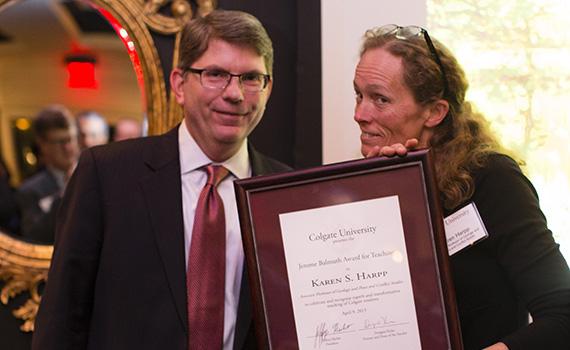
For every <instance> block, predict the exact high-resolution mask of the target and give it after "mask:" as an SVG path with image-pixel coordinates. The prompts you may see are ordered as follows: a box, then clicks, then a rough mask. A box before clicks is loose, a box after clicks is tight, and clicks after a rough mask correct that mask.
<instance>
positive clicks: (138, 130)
mask: <svg viewBox="0 0 570 350" xmlns="http://www.w3.org/2000/svg"><path fill="white" fill-rule="evenodd" d="M142 131H143V128H142V123H141V122H140V121H138V120H136V119H134V118H122V119H120V120H119V121H118V122H117V124H115V133H114V134H113V141H122V140H128V139H135V138H137V137H141V136H142V134H143V133H142Z"/></svg>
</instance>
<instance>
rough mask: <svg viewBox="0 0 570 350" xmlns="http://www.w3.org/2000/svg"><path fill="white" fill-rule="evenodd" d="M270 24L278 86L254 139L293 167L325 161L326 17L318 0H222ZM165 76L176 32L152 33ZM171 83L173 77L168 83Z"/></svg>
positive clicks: (230, 7) (226, 6) (222, 6)
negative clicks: (323, 52)
mask: <svg viewBox="0 0 570 350" xmlns="http://www.w3.org/2000/svg"><path fill="white" fill-rule="evenodd" d="M218 8H220V9H226V10H241V11H246V12H249V13H251V14H253V15H254V16H256V17H257V18H258V19H259V20H260V21H261V22H262V23H263V25H264V26H265V28H266V29H267V32H268V33H269V36H270V37H271V39H272V41H273V47H274V51H275V63H274V86H273V92H272V94H271V98H270V100H269V103H268V105H267V109H266V111H265V116H264V117H263V120H262V121H261V123H260V124H259V125H258V127H257V128H256V129H255V131H254V132H253V133H252V135H251V137H250V141H251V142H252V143H253V144H254V146H255V147H256V148H257V149H258V150H260V151H261V152H263V153H265V154H267V155H269V156H272V157H274V158H276V159H279V160H281V161H282V162H285V163H287V164H289V165H291V166H293V167H294V168H305V167H309V166H316V165H320V164H321V163H322V136H321V125H322V123H321V115H322V108H321V17H320V11H321V6H320V1H319V0H305V1H303V0H273V1H267V0H219V2H218ZM153 36H154V39H155V41H156V46H157V48H158V51H159V55H160V57H161V61H162V67H163V70H164V76H165V77H166V78H167V77H168V75H169V74H170V70H171V62H172V51H173V46H174V40H173V37H172V36H165V35H160V34H153ZM166 84H167V86H168V81H167V82H166Z"/></svg>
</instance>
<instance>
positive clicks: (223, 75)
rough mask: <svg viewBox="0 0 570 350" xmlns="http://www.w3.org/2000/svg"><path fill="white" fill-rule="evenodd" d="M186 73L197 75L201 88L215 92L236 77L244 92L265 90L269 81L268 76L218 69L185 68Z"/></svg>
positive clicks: (222, 88) (269, 77)
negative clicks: (214, 90)
mask: <svg viewBox="0 0 570 350" xmlns="http://www.w3.org/2000/svg"><path fill="white" fill-rule="evenodd" d="M186 71H188V72H191V73H195V74H199V75H200V83H201V84H202V86H203V87H205V88H208V89H216V90H224V89H225V88H226V87H227V86H228V85H229V84H230V81H231V80H232V78H233V77H236V78H238V80H239V83H240V86H241V88H242V89H243V91H244V92H260V91H263V90H265V88H266V87H267V84H268V83H269V81H270V80H271V76H269V74H262V73H255V72H249V73H243V74H232V73H230V72H226V71H224V70H220V69H196V68H187V69H186Z"/></svg>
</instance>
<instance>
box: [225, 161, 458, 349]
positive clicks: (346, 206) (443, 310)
mask: <svg viewBox="0 0 570 350" xmlns="http://www.w3.org/2000/svg"><path fill="white" fill-rule="evenodd" d="M235 187H236V194H237V199H238V209H239V216H240V222H241V229H242V236H243V243H244V249H245V255H246V262H247V271H248V277H249V281H250V285H251V290H252V300H253V307H254V320H255V327H256V332H257V337H258V343H259V345H260V347H261V348H262V349H303V350H305V349H358V350H365V349H406V350H414V349H429V350H437V349H462V345H461V336H460V330H459V322H458V319H457V309H456V304H455V294H454V291H453V286H452V283H451V277H450V270H449V266H448V264H449V263H448V253H447V246H446V241H445V235H444V231H443V222H442V214H441V209H440V207H439V202H438V198H437V188H436V184H435V178H434V171H433V166H432V163H431V153H430V152H429V151H427V150H422V151H416V152H411V153H410V154H409V155H408V156H406V157H393V158H373V159H363V160H356V161H349V162H343V163H337V164H331V165H326V166H322V167H317V168H311V169H306V170H300V171H294V172H289V173H284V174H277V175H269V176H261V177H256V178H250V179H244V180H239V181H236V182H235Z"/></svg>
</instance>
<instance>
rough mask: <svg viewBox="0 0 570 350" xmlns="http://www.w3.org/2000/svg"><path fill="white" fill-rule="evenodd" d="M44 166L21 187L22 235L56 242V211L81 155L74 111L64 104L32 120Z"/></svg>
mask: <svg viewBox="0 0 570 350" xmlns="http://www.w3.org/2000/svg"><path fill="white" fill-rule="evenodd" d="M32 129H33V132H34V137H35V140H36V144H37V146H38V150H39V159H40V161H41V164H42V165H43V166H44V168H43V169H42V170H40V171H39V172H38V173H37V174H35V175H34V176H32V177H30V178H29V179H27V180H26V181H24V183H22V185H21V186H20V188H19V189H18V192H17V196H16V199H17V201H18V205H19V207H20V211H21V214H22V222H21V233H22V236H24V237H26V238H29V239H31V240H34V241H37V242H41V243H47V244H52V243H53V239H54V230H55V213H56V211H57V208H58V207H59V205H58V204H59V202H60V200H61V196H62V194H63V190H64V188H65V185H66V183H67V181H68V179H69V178H70V176H71V173H72V172H73V170H74V168H75V165H76V163H77V158H78V157H79V145H78V141H77V128H76V125H75V121H74V119H73V115H72V114H71V112H70V111H69V110H68V109H67V108H65V107H64V106H61V105H51V106H48V107H46V108H44V109H42V110H41V111H40V112H39V113H38V115H37V116H36V117H35V118H34V121H33V123H32Z"/></svg>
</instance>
